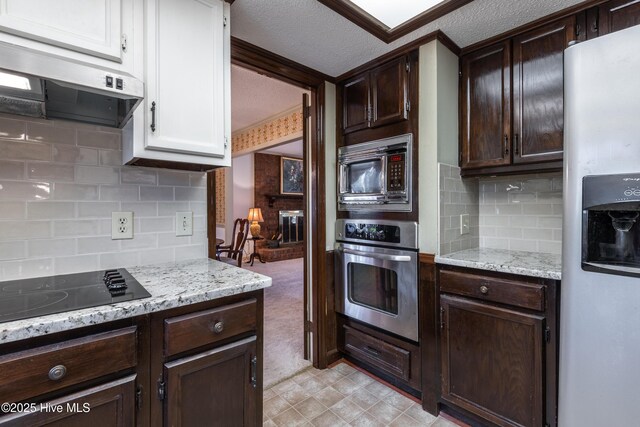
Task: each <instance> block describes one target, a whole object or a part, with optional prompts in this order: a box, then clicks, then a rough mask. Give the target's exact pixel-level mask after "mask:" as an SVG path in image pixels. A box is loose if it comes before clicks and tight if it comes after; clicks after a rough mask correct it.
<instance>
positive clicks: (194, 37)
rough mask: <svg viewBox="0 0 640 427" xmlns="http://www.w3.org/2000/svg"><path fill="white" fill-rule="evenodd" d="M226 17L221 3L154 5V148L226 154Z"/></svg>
mask: <svg viewBox="0 0 640 427" xmlns="http://www.w3.org/2000/svg"><path fill="white" fill-rule="evenodd" d="M225 19H226V18H225V14H224V2H222V1H221V0H149V1H148V8H147V17H146V21H147V38H146V41H147V43H146V57H147V61H146V64H147V72H146V83H147V93H146V99H147V107H148V115H147V120H148V122H149V126H148V128H149V130H150V132H149V134H148V138H147V141H146V147H147V148H148V149H155V150H165V151H171V152H177V153H187V154H198V155H203V156H211V157H223V156H224V154H225V147H224V145H225V129H224V120H221V119H222V118H223V117H224V115H225V111H224V110H225V106H224V101H225V96H224V93H223V90H224V71H225V55H223V52H224V44H225V43H224V41H225V23H224V22H225Z"/></svg>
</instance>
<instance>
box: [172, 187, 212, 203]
mask: <svg viewBox="0 0 640 427" xmlns="http://www.w3.org/2000/svg"><path fill="white" fill-rule="evenodd" d="M206 197H207V190H206V189H205V188H198V187H190V188H187V187H184V188H183V187H176V200H189V201H198V200H206Z"/></svg>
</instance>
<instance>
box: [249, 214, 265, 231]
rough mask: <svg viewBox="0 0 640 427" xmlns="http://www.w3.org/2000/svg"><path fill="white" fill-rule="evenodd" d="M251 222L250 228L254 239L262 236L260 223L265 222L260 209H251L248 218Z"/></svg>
mask: <svg viewBox="0 0 640 427" xmlns="http://www.w3.org/2000/svg"><path fill="white" fill-rule="evenodd" d="M247 219H248V220H249V221H251V226H250V227H249V231H250V232H251V235H252V236H253V237H259V236H260V224H258V223H259V222H264V219H263V218H262V210H261V209H260V208H251V209H249V217H248V218H247Z"/></svg>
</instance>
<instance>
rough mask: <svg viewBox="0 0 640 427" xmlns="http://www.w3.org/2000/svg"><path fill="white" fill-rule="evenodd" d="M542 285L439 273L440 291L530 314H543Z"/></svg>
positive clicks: (487, 277)
mask: <svg viewBox="0 0 640 427" xmlns="http://www.w3.org/2000/svg"><path fill="white" fill-rule="evenodd" d="M544 288H545V286H544V285H540V284H536V283H525V282H516V281H514V280H508V279H499V278H495V277H490V276H480V275H476V274H468V273H461V272H458V271H447V270H442V271H440V290H441V292H447V293H451V294H456V295H462V296H469V297H473V298H478V299H482V300H485V301H493V302H498V303H502V304H508V305H513V306H516V307H522V308H528V309H531V310H538V311H543V310H544V306H545V297H544Z"/></svg>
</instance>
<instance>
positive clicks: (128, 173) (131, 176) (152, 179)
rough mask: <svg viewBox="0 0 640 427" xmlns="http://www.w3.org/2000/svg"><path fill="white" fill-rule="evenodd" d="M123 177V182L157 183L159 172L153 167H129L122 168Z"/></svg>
mask: <svg viewBox="0 0 640 427" xmlns="http://www.w3.org/2000/svg"><path fill="white" fill-rule="evenodd" d="M121 179H122V183H123V184H144V185H156V183H157V181H158V173H157V172H156V171H155V170H153V169H144V168H128V169H122V174H121Z"/></svg>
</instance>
